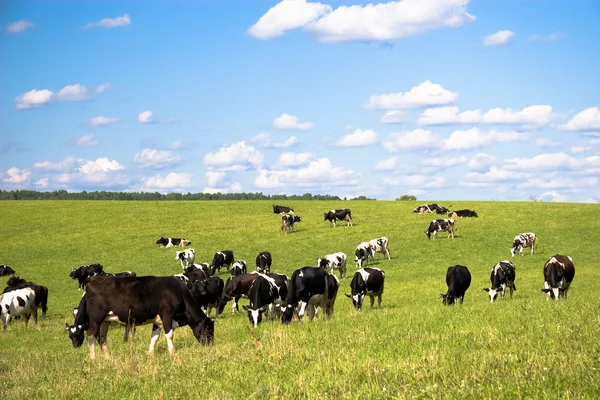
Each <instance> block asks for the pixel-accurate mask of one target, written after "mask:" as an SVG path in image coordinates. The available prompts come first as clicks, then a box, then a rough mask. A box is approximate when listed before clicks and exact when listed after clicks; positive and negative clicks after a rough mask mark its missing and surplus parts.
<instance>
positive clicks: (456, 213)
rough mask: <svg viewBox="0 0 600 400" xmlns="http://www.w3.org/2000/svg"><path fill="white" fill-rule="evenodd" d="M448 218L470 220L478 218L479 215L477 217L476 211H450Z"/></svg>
mask: <svg viewBox="0 0 600 400" xmlns="http://www.w3.org/2000/svg"><path fill="white" fill-rule="evenodd" d="M448 216H449V217H452V218H463V217H464V218H471V217H475V218H478V217H479V215H477V211H475V210H473V211H471V210H458V211H452V212H449V213H448Z"/></svg>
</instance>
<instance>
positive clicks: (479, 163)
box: [467, 153, 499, 171]
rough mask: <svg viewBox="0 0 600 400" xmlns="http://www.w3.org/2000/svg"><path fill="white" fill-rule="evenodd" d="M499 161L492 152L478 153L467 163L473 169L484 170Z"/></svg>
mask: <svg viewBox="0 0 600 400" xmlns="http://www.w3.org/2000/svg"><path fill="white" fill-rule="evenodd" d="M498 163H499V160H498V159H497V158H496V157H494V156H492V155H490V154H486V153H477V154H475V155H474V156H473V158H471V159H470V160H469V162H468V163H467V165H468V167H469V168H470V169H472V170H473V171H482V170H486V169H488V168H489V167H491V166H492V165H495V164H498Z"/></svg>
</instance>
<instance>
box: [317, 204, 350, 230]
mask: <svg viewBox="0 0 600 400" xmlns="http://www.w3.org/2000/svg"><path fill="white" fill-rule="evenodd" d="M323 220H324V221H329V227H330V228H331V224H333V227H334V228H335V223H336V221H342V220H346V225H347V226H352V213H351V211H350V209H348V208H346V209H343V210H331V211H329V212H326V213H324V214H323Z"/></svg>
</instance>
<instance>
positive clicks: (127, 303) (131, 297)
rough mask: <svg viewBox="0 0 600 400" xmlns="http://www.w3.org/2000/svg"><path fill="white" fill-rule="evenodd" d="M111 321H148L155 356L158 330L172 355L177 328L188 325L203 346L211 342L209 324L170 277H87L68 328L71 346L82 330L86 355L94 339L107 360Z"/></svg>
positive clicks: (92, 351) (76, 343) (78, 342)
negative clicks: (74, 314)
mask: <svg viewBox="0 0 600 400" xmlns="http://www.w3.org/2000/svg"><path fill="white" fill-rule="evenodd" d="M110 323H117V324H120V325H144V324H147V323H152V324H153V325H152V338H151V340H150V348H149V352H150V353H153V352H154V345H155V344H156V341H157V340H158V337H159V336H160V330H161V328H162V329H164V331H165V337H166V339H167V345H168V348H169V353H170V354H173V352H174V347H173V335H174V330H175V329H176V328H177V327H179V326H184V325H189V326H190V328H191V329H192V331H193V333H194V336H195V337H196V339H197V340H198V342H200V343H202V344H209V343H212V342H213V340H214V322H213V320H211V319H210V318H208V317H207V316H206V314H204V312H203V311H202V309H201V308H200V306H199V305H198V303H196V301H195V300H194V298H193V297H192V294H191V293H190V291H189V290H188V289H187V288H186V286H185V285H184V284H183V283H182V282H181V281H180V280H179V279H177V278H174V277H156V276H142V277H133V278H115V277H111V276H95V277H92V278H90V279H89V280H88V281H87V283H86V291H85V294H84V296H83V297H82V299H81V302H80V303H79V307H78V311H77V316H76V317H75V324H74V325H72V326H67V329H68V331H69V337H70V338H71V340H72V342H73V346H75V347H79V346H81V344H82V343H83V334H84V331H85V330H87V337H88V346H89V349H90V357H91V358H95V356H96V354H95V349H94V347H95V344H96V341H98V343H100V346H101V347H102V351H103V353H104V355H105V356H107V357H108V347H107V345H106V336H107V332H108V325H109V324H110Z"/></svg>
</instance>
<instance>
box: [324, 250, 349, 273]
mask: <svg viewBox="0 0 600 400" xmlns="http://www.w3.org/2000/svg"><path fill="white" fill-rule="evenodd" d="M317 266H319V267H321V268H324V269H325V270H326V271H327V272H329V273H330V274H333V271H334V270H336V269H337V270H338V271H339V272H340V278H343V277H345V276H346V254H344V253H342V252H337V253H333V254H327V255H326V256H325V257H323V258H319V259H317Z"/></svg>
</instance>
